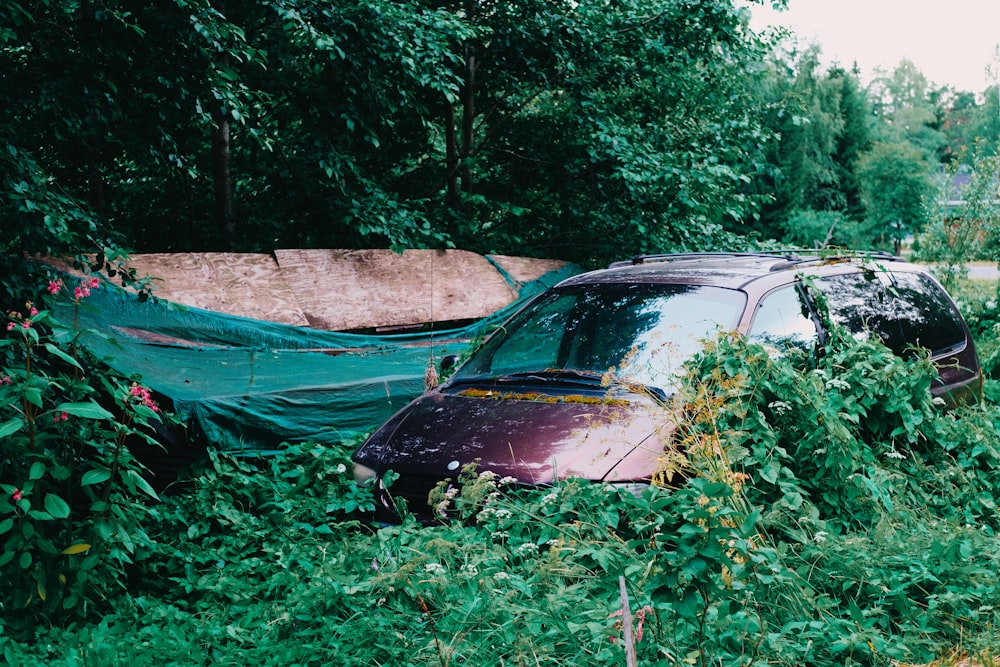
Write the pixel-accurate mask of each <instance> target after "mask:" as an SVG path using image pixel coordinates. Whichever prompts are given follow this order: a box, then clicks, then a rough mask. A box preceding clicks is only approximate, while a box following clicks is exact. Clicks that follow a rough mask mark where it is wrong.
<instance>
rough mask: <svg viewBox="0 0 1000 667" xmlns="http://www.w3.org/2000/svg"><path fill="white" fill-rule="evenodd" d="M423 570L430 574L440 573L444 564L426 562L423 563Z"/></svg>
mask: <svg viewBox="0 0 1000 667" xmlns="http://www.w3.org/2000/svg"><path fill="white" fill-rule="evenodd" d="M424 570H425V571H427V572H430V573H431V574H441V573H442V572H444V565H442V564H441V563H427V564H426V565H424Z"/></svg>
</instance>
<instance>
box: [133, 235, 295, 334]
mask: <svg viewBox="0 0 1000 667" xmlns="http://www.w3.org/2000/svg"><path fill="white" fill-rule="evenodd" d="M129 265H130V266H131V267H133V268H135V270H136V275H137V276H139V277H143V276H152V277H154V278H156V281H155V282H154V285H155V287H154V292H153V294H154V295H155V296H156V297H158V298H160V299H165V300H167V301H172V302H174V303H179V304H183V305H185V306H192V307H195V308H203V309H205V310H214V311H216V312H221V313H226V314H228V315H237V316H239V317H249V318H253V319H256V320H267V321H271V322H280V323H283V324H291V325H295V326H307V325H308V320H307V319H306V316H305V314H304V313H303V312H302V310H301V308H300V307H299V305H298V302H297V300H296V299H295V296H294V295H293V294H292V292H291V291H290V290H289V287H288V285H287V284H286V282H285V278H284V276H283V275H282V273H281V270H280V269H279V267H278V264H277V262H276V261H275V259H274V257H273V256H272V255H269V254H263V253H233V252H199V253H148V254H137V255H132V256H130V257H129Z"/></svg>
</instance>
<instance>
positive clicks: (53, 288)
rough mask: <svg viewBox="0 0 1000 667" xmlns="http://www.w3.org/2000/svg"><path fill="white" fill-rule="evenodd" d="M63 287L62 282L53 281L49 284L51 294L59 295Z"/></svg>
mask: <svg viewBox="0 0 1000 667" xmlns="http://www.w3.org/2000/svg"><path fill="white" fill-rule="evenodd" d="M62 287H63V281H62V280H53V281H51V282H49V294H58V293H59V290H61V289H62Z"/></svg>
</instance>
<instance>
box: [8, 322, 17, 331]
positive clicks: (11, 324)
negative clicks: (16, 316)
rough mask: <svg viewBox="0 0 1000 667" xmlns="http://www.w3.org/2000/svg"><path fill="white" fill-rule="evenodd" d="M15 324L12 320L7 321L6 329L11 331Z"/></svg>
mask: <svg viewBox="0 0 1000 667" xmlns="http://www.w3.org/2000/svg"><path fill="white" fill-rule="evenodd" d="M16 326H17V325H16V324H14V323H13V322H8V323H7V331H13V330H14V327H16Z"/></svg>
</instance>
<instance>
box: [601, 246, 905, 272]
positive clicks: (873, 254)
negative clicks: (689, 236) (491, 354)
mask: <svg viewBox="0 0 1000 667" xmlns="http://www.w3.org/2000/svg"><path fill="white" fill-rule="evenodd" d="M712 257H718V258H721V257H761V258H771V259H782V260H785V261H784V263H780V264H775V265H774V266H773V267H771V270H772V271H780V270H784V269H788V268H792V267H794V266H798V265H800V264H808V263H817V264H827V263H830V264H832V263H835V262H847V261H850V260H852V259H877V260H881V261H890V262H902V261H905V260H904V259H903V258H902V257H899V256H897V255H892V254H890V253H887V252H884V251H881V250H878V251H874V250H871V251H868V250H845V249H842V248H831V249H825V250H816V249H809V248H782V249H776V250H760V251H747V252H671V253H655V254H646V255H634V256H633V257H632V258H630V259H627V260H621V261H617V262H612V263H611V264H609V265H608V268H611V269H614V268H619V267H622V266H635V265H638V264H653V263H657V262H670V261H674V260H680V259H699V258H712Z"/></svg>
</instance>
